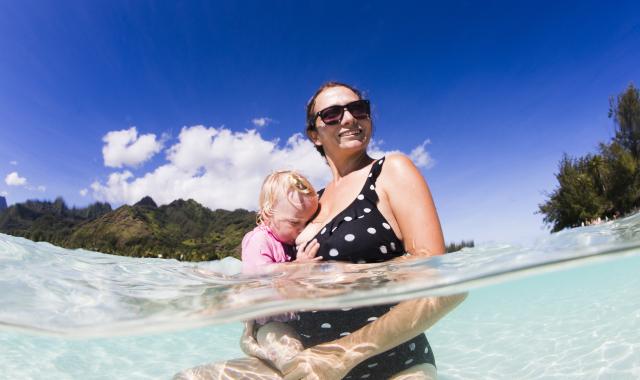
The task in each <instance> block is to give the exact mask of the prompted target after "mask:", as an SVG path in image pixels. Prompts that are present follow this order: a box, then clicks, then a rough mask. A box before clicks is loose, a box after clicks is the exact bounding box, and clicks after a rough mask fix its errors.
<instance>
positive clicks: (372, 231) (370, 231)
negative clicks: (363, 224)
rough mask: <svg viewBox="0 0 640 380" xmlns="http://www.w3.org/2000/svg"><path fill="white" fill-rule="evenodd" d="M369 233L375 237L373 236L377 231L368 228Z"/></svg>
mask: <svg viewBox="0 0 640 380" xmlns="http://www.w3.org/2000/svg"><path fill="white" fill-rule="evenodd" d="M367 232H368V233H370V234H371V235H373V234H375V233H376V229H375V228H373V227H369V228H367Z"/></svg>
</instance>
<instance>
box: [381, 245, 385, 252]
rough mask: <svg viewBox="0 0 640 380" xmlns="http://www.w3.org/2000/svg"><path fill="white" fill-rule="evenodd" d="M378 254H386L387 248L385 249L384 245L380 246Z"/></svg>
mask: <svg viewBox="0 0 640 380" xmlns="http://www.w3.org/2000/svg"><path fill="white" fill-rule="evenodd" d="M380 252H382V253H387V247H385V246H384V245H381V246H380Z"/></svg>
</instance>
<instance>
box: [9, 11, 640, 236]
mask: <svg viewBox="0 0 640 380" xmlns="http://www.w3.org/2000/svg"><path fill="white" fill-rule="evenodd" d="M638 14H640V5H639V3H637V2H633V1H628V2H616V3H615V4H614V5H612V4H610V3H604V2H585V1H580V2H530V3H516V2H509V1H504V2H467V1H452V2H446V3H444V2H437V3H431V2H403V1H396V2H393V3H389V2H375V1H374V2H350V1H346V2H322V3H319V2H306V1H282V2H264V1H244V2H232V1H226V2H222V1H220V2H196V1H189V2H186V1H185V2H172V1H166V2H159V1H155V2H143V1H130V2H122V1H91V2H87V1H77V2H73V1H61V2H44V1H21V2H13V1H0V177H1V178H0V179H2V182H0V193H2V194H4V195H6V197H7V200H8V202H9V203H10V204H11V203H15V202H21V201H24V200H26V199H33V198H39V199H53V198H55V197H56V196H63V197H64V198H65V200H67V202H68V203H69V204H71V205H78V206H84V205H86V204H88V203H90V202H94V201H95V200H96V199H99V200H108V201H110V202H111V203H112V204H113V205H119V204H122V203H132V202H135V200H136V198H138V197H139V196H140V195H141V194H143V193H149V194H151V195H152V196H154V198H156V199H157V200H158V201H159V203H167V202H169V201H171V199H175V198H178V197H185V198H186V197H192V198H195V199H197V200H199V201H201V202H202V203H204V204H206V205H207V206H209V207H213V208H215V207H223V208H234V207H249V208H250V207H253V206H255V199H256V198H257V192H258V184H259V182H260V180H261V179H262V177H263V176H264V175H266V173H267V172H268V171H269V170H271V169H274V168H277V167H282V166H291V167H296V168H299V169H300V170H302V171H303V172H305V173H306V174H308V175H309V176H310V177H311V178H312V180H313V181H314V183H315V184H317V185H321V184H322V182H323V181H325V180H326V178H328V177H327V173H326V172H325V168H324V166H323V165H324V164H323V163H322V161H321V160H320V158H319V157H317V156H315V155H313V154H312V153H314V152H313V151H312V149H310V146H309V145H308V144H307V143H306V142H305V141H304V139H301V138H299V137H296V133H300V132H301V131H302V130H303V127H304V106H305V103H306V101H307V100H308V98H309V96H310V95H311V94H312V93H313V92H314V90H315V89H316V88H317V87H318V86H319V85H320V84H321V83H322V82H324V81H326V80H340V81H345V82H348V83H352V84H354V85H356V86H357V87H359V88H361V89H362V90H364V91H365V92H366V94H367V96H368V97H369V98H370V99H371V100H372V103H373V107H374V120H375V128H376V131H375V136H374V137H375V139H376V145H375V147H374V148H375V150H378V151H386V152H388V151H395V150H399V151H402V152H405V153H407V154H412V152H413V154H412V157H413V158H414V159H418V160H421V162H422V163H423V165H422V166H421V169H422V172H423V174H424V175H425V177H426V178H427V180H428V182H429V184H430V186H431V189H432V192H433V195H434V198H435V201H436V203H437V207H438V210H439V214H440V218H441V221H442V224H443V227H444V232H445V237H446V240H448V241H453V240H460V239H475V240H476V241H478V242H482V241H487V240H495V241H501V242H514V241H516V242H524V241H526V240H528V239H531V238H533V237H535V236H538V235H543V234H546V233H547V232H546V230H545V229H543V225H542V217H541V216H540V215H536V214H534V212H535V211H536V210H537V205H538V204H539V203H540V202H542V201H543V200H544V199H545V197H544V192H545V191H547V192H548V191H551V190H553V188H554V187H555V186H556V182H555V178H554V173H555V172H556V169H557V163H558V161H559V160H560V158H561V156H562V154H563V153H564V152H566V153H568V154H571V155H583V154H585V153H587V152H593V151H595V148H596V146H597V143H598V142H599V141H607V140H608V139H610V138H611V136H612V135H613V133H614V127H613V124H612V122H611V120H609V119H608V118H607V111H608V98H609V97H610V96H612V95H616V94H618V93H620V92H621V91H623V90H624V89H625V87H626V86H627V85H628V84H629V83H631V82H634V83H636V84H638V81H639V79H640V49H638V47H639V46H640V19H639V18H638V17H637V15H638ZM260 119H262V120H263V121H264V122H262V123H261V122H259V120H260ZM254 121H255V122H254ZM132 128H135V129H132ZM421 148H423V150H421Z"/></svg>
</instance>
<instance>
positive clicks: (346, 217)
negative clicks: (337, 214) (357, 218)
mask: <svg viewBox="0 0 640 380" xmlns="http://www.w3.org/2000/svg"><path fill="white" fill-rule="evenodd" d="M344 220H345V221H347V222H350V221H352V220H353V218H352V217H350V216H345V217H344Z"/></svg>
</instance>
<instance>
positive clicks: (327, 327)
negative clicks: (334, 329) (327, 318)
mask: <svg viewBox="0 0 640 380" xmlns="http://www.w3.org/2000/svg"><path fill="white" fill-rule="evenodd" d="M320 327H322V328H323V329H330V328H331V324H330V323H323V324H321V325H320Z"/></svg>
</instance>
